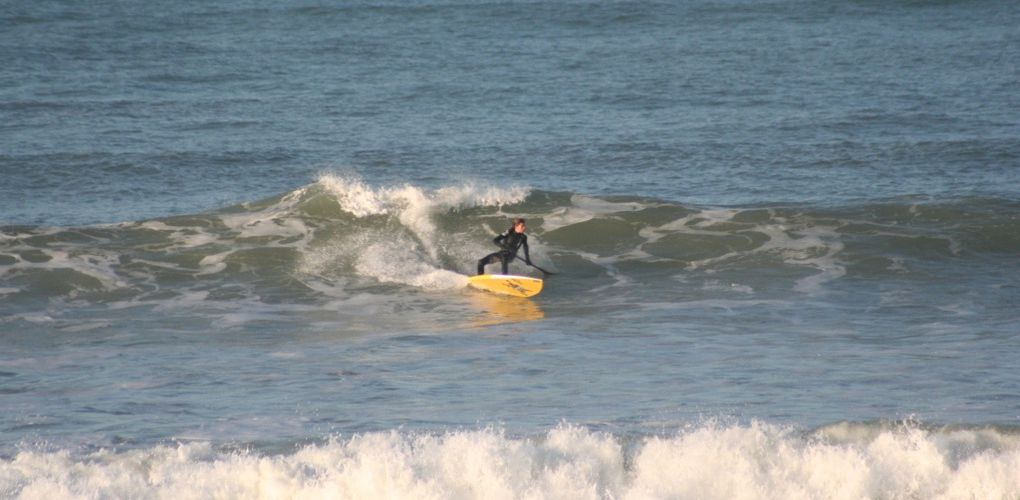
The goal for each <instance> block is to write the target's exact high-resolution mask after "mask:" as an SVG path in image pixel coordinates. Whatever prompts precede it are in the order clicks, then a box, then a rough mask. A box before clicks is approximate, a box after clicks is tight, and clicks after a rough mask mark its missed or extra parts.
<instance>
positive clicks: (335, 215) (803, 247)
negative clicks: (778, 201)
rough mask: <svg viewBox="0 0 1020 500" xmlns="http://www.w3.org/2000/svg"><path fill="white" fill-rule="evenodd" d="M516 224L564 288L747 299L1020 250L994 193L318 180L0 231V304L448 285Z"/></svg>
mask: <svg viewBox="0 0 1020 500" xmlns="http://www.w3.org/2000/svg"><path fill="white" fill-rule="evenodd" d="M515 216H523V217H527V218H528V219H529V231H530V234H531V242H532V244H531V246H532V255H533V256H534V258H535V262H536V263H537V264H538V265H539V266H540V267H543V268H551V269H554V270H561V271H563V272H565V273H566V274H569V275H570V276H571V278H572V280H574V281H573V286H574V287H575V288H577V289H578V290H582V289H583V290H591V289H602V288H605V287H619V286H628V285H632V284H642V285H646V286H649V287H651V288H655V287H660V288H661V287H666V286H674V285H675V284H676V282H677V280H680V281H686V282H690V280H692V279H693V280H696V282H700V285H698V287H699V288H700V289H702V290H710V289H713V288H720V287H724V288H729V289H730V290H731V291H741V292H745V293H749V294H753V293H757V292H758V291H759V290H760V289H761V287H762V285H761V283H763V282H764V281H765V278H766V277H767V278H768V283H770V285H769V286H778V287H780V288H781V289H783V290H784V291H786V292H790V291H792V292H795V293H802V294H818V293H825V292H826V291H827V290H829V289H830V288H831V287H832V286H833V285H834V284H836V283H838V282H840V281H841V280H842V279H843V278H846V277H854V278H865V279H866V278H869V277H874V276H889V275H894V276H901V277H903V278H904V279H910V278H911V277H919V278H923V277H924V276H925V275H926V274H930V273H931V272H932V269H933V268H935V267H938V266H941V265H944V264H945V263H953V264H954V266H955V267H965V265H966V263H973V262H981V261H984V260H988V259H993V260H994V259H999V258H1003V257H1005V258H1010V257H1011V256H1012V255H1014V254H1015V252H1016V251H1017V250H1018V249H1020V204H1018V203H1016V202H1011V201H1004V200H995V199H973V200H958V201H953V202H931V201H926V200H915V199H902V200H891V201H889V202H887V203H881V204H874V203H873V204H868V205H863V206H844V207H818V206H814V207H812V206H759V207H694V206H684V205H682V204H678V203H675V202H670V201H664V200H657V199H648V198H640V197H609V198H595V197H590V196H585V195H582V194H576V193H561V192H548V191H537V190H533V189H530V188H527V187H509V188H496V187H492V186H484V185H472V184H463V185H454V186H447V187H443V188H440V189H434V190H428V189H423V188H420V187H416V186H412V185H401V186H381V187H380V186H371V185H368V184H366V183H365V182H363V181H362V180H360V179H357V178H350V177H341V176H337V175H332V174H326V175H323V176H321V177H320V178H319V179H318V180H317V181H316V182H314V183H312V184H309V185H307V186H303V187H301V188H299V189H296V190H294V191H291V192H288V193H285V194H282V195H280V196H277V197H273V198H271V199H267V200H262V201H258V202H252V203H246V204H242V205H238V206H234V207H229V208H226V209H224V210H221V211H218V212H214V213H206V214H195V215H191V216H178V217H166V218H160V219H151V220H140V221H129V222H124V223H120V224H114V225H103V226H88V227H64V228H61V227H28V226H8V227H3V228H0V300H3V301H7V302H9V303H12V304H16V303H27V302H32V301H38V300H49V299H53V298H63V299H69V300H76V301H86V302H88V303H93V304H107V305H110V306H111V307H130V306H133V305H138V304H146V303H158V304H159V305H160V307H162V306H166V305H167V304H170V303H172V302H174V301H191V300H193V299H198V300H199V301H209V300H227V299H230V298H235V299H238V300H240V299H244V300H250V301H254V302H260V303H280V302H298V303H322V302H323V301H324V300H326V301H328V300H338V299H349V298H350V297H352V296H355V295H358V294H362V293H371V294H383V295H386V294H392V293H393V292H394V291H395V290H401V289H403V288H410V289H411V290H418V291H435V290H451V289H459V288H463V287H464V286H465V285H466V277H467V276H468V275H470V274H472V273H473V268H474V263H475V261H476V260H477V259H478V258H479V257H481V256H482V255H485V254H487V253H489V252H490V251H491V250H492V247H491V242H490V240H491V238H492V235H493V234H495V233H497V232H499V231H502V230H503V229H505V227H507V225H508V221H509V219H510V218H511V217H515ZM513 267H514V269H513V272H517V273H536V271H535V270H534V269H530V268H527V267H524V266H523V264H520V263H515V264H514V265H513ZM756 276H757V277H758V278H759V279H756V278H755V277H756ZM775 283H778V285H772V284H775ZM568 286H569V285H568Z"/></svg>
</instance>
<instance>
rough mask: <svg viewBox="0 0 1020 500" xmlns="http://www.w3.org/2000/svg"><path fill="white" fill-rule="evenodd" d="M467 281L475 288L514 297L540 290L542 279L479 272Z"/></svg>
mask: <svg viewBox="0 0 1020 500" xmlns="http://www.w3.org/2000/svg"><path fill="white" fill-rule="evenodd" d="M468 283H470V284H471V286H473V287H475V288H479V289H482V290H486V291H489V292H492V293H500V294H503V295H513V296H515V297H531V296H533V295H538V292H541V291H542V280H540V279H538V278H532V277H529V276H514V275H510V274H480V275H478V276H472V277H470V278H468Z"/></svg>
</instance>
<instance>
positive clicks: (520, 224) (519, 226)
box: [513, 217, 526, 233]
mask: <svg viewBox="0 0 1020 500" xmlns="http://www.w3.org/2000/svg"><path fill="white" fill-rule="evenodd" d="M513 228H514V231H516V232H518V233H523V232H524V229H525V228H526V226H525V225H524V219H522V218H520V217H518V218H516V219H514V226H513Z"/></svg>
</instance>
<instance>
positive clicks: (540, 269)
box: [516, 255, 556, 274]
mask: <svg viewBox="0 0 1020 500" xmlns="http://www.w3.org/2000/svg"><path fill="white" fill-rule="evenodd" d="M516 257H517V259H518V260H520V261H521V262H523V263H525V264H527V265H529V266H531V267H534V268H535V269H538V270H539V271H542V272H543V273H545V274H556V273H551V272H549V271H546V270H545V269H542V268H541V267H538V266H536V265H534V264H532V263H530V262H528V261H526V260H524V259H522V258H521V257H520V256H519V255H517V256H516Z"/></svg>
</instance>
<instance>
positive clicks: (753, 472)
mask: <svg viewBox="0 0 1020 500" xmlns="http://www.w3.org/2000/svg"><path fill="white" fill-rule="evenodd" d="M1018 495H1020V437H1018V436H1016V435H1014V434H1010V433H1008V432H1002V431H997V430H993V429H983V430H955V431H954V430H924V429H920V428H917V427H916V426H901V427H876V426H870V425H865V424H861V425H859V426H855V425H851V424H839V425H835V426H830V427H827V428H823V429H819V430H817V431H815V432H812V433H809V434H806V435H805V434H803V433H798V432H795V431H793V430H791V429H787V428H782V427H777V426H773V425H769V424H764V423H760V422H753V423H751V424H749V425H729V426H726V425H719V424H714V423H709V424H706V425H702V426H699V427H694V428H690V429H687V430H685V431H682V432H680V433H678V434H677V435H674V436H671V437H646V438H642V439H639V440H634V441H633V442H628V440H627V439H624V438H620V437H617V436H614V435H611V434H606V433H600V432H592V431H589V430H586V429H583V428H579V427H575V426H569V425H563V426H560V427H559V428H556V429H554V430H552V431H550V432H548V433H547V434H545V435H544V436H540V437H536V438H515V437H510V436H507V435H506V433H505V432H502V431H499V430H493V429H487V430H479V431H458V432H448V433H445V434H439V435H433V434H409V433H401V432H396V431H391V432H381V433H370V434H362V435H356V436H353V437H350V438H334V439H332V440H330V441H329V442H327V443H324V444H314V445H307V446H304V447H302V448H300V449H298V450H297V451H295V452H293V453H291V454H279V455H264V454H260V453H257V452H237V451H221V450H217V449H215V448H214V447H213V446H212V445H210V444H209V443H189V444H180V445H177V446H157V447H153V448H148V449H139V450H132V451H124V452H114V451H106V450H103V451H98V452H94V453H90V454H87V455H84V456H74V455H72V454H71V453H70V452H68V451H56V452H41V451H22V452H20V453H18V454H17V455H16V456H14V457H12V458H10V459H5V460H3V461H2V462H0V496H4V497H16V498H23V499H59V498H137V497H144V498H178V499H185V498H345V499H377V498H408V499H472V498H494V499H504V498H505V499H519V498H528V499H572V500H573V499H600V498H619V499H648V498H698V499H780V498H781V499H801V498H803V499H812V498H836V499H860V498H890V499H891V498H917V499H955V498H1016V497H1017V496H1018Z"/></svg>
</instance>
